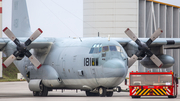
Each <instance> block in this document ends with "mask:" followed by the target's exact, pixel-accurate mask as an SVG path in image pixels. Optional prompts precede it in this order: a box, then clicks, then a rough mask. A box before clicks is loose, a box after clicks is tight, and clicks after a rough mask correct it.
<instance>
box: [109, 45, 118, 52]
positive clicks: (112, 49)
mask: <svg viewBox="0 0 180 101" xmlns="http://www.w3.org/2000/svg"><path fill="white" fill-rule="evenodd" d="M109 48H110V51H117V49H116V46H109Z"/></svg>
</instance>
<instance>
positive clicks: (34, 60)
mask: <svg viewBox="0 0 180 101" xmlns="http://www.w3.org/2000/svg"><path fill="white" fill-rule="evenodd" d="M29 60H30V61H31V62H32V64H33V65H34V66H35V67H36V68H37V69H39V68H40V67H41V66H42V65H41V63H40V62H39V61H38V60H37V59H36V57H34V55H31V56H30V57H29Z"/></svg>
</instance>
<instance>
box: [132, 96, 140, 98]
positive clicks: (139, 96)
mask: <svg viewBox="0 0 180 101" xmlns="http://www.w3.org/2000/svg"><path fill="white" fill-rule="evenodd" d="M131 97H132V98H141V96H131Z"/></svg>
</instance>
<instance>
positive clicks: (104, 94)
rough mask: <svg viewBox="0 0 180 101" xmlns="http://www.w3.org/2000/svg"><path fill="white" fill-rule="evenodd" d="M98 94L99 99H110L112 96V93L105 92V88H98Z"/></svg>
mask: <svg viewBox="0 0 180 101" xmlns="http://www.w3.org/2000/svg"><path fill="white" fill-rule="evenodd" d="M98 92H99V96H100V97H105V96H107V97H111V96H112V95H113V91H107V89H106V88H105V87H99V90H98Z"/></svg>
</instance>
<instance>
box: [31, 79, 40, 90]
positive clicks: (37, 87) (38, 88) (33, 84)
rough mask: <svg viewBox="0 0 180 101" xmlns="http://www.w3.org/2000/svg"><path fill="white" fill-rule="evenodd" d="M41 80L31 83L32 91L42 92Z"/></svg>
mask: <svg viewBox="0 0 180 101" xmlns="http://www.w3.org/2000/svg"><path fill="white" fill-rule="evenodd" d="M40 83H41V79H34V80H30V81H29V89H30V90H31V91H41V89H40Z"/></svg>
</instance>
